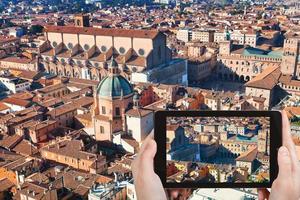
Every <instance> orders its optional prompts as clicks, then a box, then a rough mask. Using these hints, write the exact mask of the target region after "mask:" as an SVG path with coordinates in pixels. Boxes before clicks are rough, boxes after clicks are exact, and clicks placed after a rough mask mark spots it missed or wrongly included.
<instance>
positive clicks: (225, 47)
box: [219, 41, 232, 55]
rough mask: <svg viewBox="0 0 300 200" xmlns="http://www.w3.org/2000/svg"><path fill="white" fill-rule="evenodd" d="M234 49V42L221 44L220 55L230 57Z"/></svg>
mask: <svg viewBox="0 0 300 200" xmlns="http://www.w3.org/2000/svg"><path fill="white" fill-rule="evenodd" d="M231 48H232V41H224V42H220V49H219V53H220V55H230V53H231Z"/></svg>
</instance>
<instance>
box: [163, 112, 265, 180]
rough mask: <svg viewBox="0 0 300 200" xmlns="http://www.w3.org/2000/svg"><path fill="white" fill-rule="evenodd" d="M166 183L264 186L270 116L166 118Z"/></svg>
mask: <svg viewBox="0 0 300 200" xmlns="http://www.w3.org/2000/svg"><path fill="white" fill-rule="evenodd" d="M166 132H167V133H166V162H167V163H166V168H167V169H166V182H168V183H184V182H196V183H268V182H269V181H270V117H234V116H230V117H223V116H222V117H211V116H206V117H199V116H197V117H188V116H184V117H183V116H172V117H171V116H168V117H167V118H166Z"/></svg>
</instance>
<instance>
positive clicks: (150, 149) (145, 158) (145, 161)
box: [139, 139, 157, 173]
mask: <svg viewBox="0 0 300 200" xmlns="http://www.w3.org/2000/svg"><path fill="white" fill-rule="evenodd" d="M156 148H157V147H156V142H155V141H154V140H152V139H149V141H148V142H147V145H146V146H145V149H144V152H143V154H142V155H141V157H140V160H139V162H140V167H141V170H143V173H153V172H154V169H153V168H154V166H153V163H154V156H155V154H156Z"/></svg>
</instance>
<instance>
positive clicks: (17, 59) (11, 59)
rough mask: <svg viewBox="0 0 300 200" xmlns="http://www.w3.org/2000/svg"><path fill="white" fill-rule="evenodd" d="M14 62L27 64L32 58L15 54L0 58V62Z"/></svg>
mask: <svg viewBox="0 0 300 200" xmlns="http://www.w3.org/2000/svg"><path fill="white" fill-rule="evenodd" d="M1 61H3V62H14V63H22V64H29V63H32V61H33V60H31V59H28V58H26V57H16V56H11V57H6V58H3V59H1V60H0V62H1Z"/></svg>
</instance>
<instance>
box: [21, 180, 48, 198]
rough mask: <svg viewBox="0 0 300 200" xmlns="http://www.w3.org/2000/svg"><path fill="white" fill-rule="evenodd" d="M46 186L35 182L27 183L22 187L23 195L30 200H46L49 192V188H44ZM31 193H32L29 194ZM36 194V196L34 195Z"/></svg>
mask: <svg viewBox="0 0 300 200" xmlns="http://www.w3.org/2000/svg"><path fill="white" fill-rule="evenodd" d="M44 185H45V184H39V183H35V182H30V183H29V182H25V183H24V184H23V185H22V187H21V191H20V193H21V194H24V195H26V196H27V198H30V199H36V200H42V199H45V194H46V193H47V192H48V190H49V189H48V188H47V187H46V186H44ZM28 191H31V193H28ZM33 192H34V194H33Z"/></svg>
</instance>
